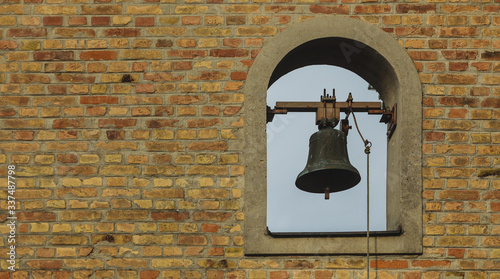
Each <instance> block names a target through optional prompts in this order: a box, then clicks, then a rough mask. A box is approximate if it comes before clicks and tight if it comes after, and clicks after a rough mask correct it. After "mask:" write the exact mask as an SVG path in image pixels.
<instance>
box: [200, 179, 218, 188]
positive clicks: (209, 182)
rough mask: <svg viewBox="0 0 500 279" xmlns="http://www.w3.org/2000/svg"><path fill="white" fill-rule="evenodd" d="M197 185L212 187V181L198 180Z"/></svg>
mask: <svg viewBox="0 0 500 279" xmlns="http://www.w3.org/2000/svg"><path fill="white" fill-rule="evenodd" d="M198 183H199V184H200V186H201V187H210V186H213V185H214V180H213V179H212V178H210V177H204V178H199V179H198Z"/></svg>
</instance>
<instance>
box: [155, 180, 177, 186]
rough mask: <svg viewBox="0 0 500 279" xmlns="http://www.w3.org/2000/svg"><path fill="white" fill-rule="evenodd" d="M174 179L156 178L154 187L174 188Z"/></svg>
mask: <svg viewBox="0 0 500 279" xmlns="http://www.w3.org/2000/svg"><path fill="white" fill-rule="evenodd" d="M172 184H173V183H172V179H163V178H155V179H153V185H154V186H155V187H172Z"/></svg>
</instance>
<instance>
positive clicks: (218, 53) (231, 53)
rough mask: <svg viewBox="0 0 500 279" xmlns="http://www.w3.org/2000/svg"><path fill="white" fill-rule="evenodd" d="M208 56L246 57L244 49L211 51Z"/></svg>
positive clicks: (246, 52) (246, 51)
mask: <svg viewBox="0 0 500 279" xmlns="http://www.w3.org/2000/svg"><path fill="white" fill-rule="evenodd" d="M210 56H213V57H247V56H248V50H246V49H211V50H210Z"/></svg>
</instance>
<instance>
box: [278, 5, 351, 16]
mask: <svg viewBox="0 0 500 279" xmlns="http://www.w3.org/2000/svg"><path fill="white" fill-rule="evenodd" d="M277 8H280V7H279V6H278V7H277ZM309 11H310V12H311V13H315V14H342V15H346V14H348V13H349V6H346V5H338V6H326V5H311V6H310V7H309Z"/></svg>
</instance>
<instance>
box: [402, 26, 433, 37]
mask: <svg viewBox="0 0 500 279" xmlns="http://www.w3.org/2000/svg"><path fill="white" fill-rule="evenodd" d="M435 33H436V29H435V28H434V27H396V35H397V36H424V37H432V36H433V35H434V34H435Z"/></svg>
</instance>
